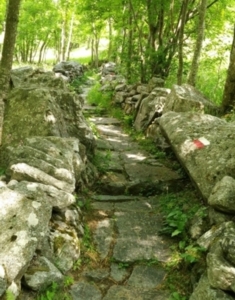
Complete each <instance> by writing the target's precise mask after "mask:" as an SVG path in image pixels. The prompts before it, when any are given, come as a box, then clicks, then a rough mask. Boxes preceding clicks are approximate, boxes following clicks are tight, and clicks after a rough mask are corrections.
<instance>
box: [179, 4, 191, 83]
mask: <svg viewBox="0 0 235 300" xmlns="http://www.w3.org/2000/svg"><path fill="white" fill-rule="evenodd" d="M188 3H189V0H184V1H183V3H182V14H181V21H180V23H181V24H180V25H181V26H180V32H179V47H178V58H179V67H178V72H177V84H178V85H181V84H182V80H183V69H184V53H183V44H184V27H185V22H186V14H187V8H188Z"/></svg>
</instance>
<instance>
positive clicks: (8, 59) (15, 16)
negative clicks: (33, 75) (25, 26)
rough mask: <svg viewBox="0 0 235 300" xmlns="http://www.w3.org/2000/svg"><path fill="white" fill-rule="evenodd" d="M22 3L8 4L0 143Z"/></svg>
mask: <svg viewBox="0 0 235 300" xmlns="http://www.w3.org/2000/svg"><path fill="white" fill-rule="evenodd" d="M20 3H21V0H8V6H7V15H6V30H5V36H4V42H3V50H2V58H1V62H0V91H1V95H0V144H1V141H2V128H3V121H4V106H5V105H4V101H5V100H6V97H7V92H8V89H9V82H10V72H11V68H12V63H13V55H14V47H15V41H16V34H17V25H18V20H19V11H20Z"/></svg>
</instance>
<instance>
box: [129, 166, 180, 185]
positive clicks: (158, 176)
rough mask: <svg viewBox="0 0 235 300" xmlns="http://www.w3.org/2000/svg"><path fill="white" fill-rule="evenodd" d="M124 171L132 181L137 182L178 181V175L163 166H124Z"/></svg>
mask: <svg viewBox="0 0 235 300" xmlns="http://www.w3.org/2000/svg"><path fill="white" fill-rule="evenodd" d="M125 171H126V173H127V175H128V177H129V179H130V180H131V181H132V180H137V181H138V180H139V181H159V180H161V181H165V182H167V181H172V180H178V179H180V175H179V174H178V173H177V172H175V171H172V170H171V169H169V168H167V167H165V166H160V167H159V166H152V165H149V164H144V163H129V164H125Z"/></svg>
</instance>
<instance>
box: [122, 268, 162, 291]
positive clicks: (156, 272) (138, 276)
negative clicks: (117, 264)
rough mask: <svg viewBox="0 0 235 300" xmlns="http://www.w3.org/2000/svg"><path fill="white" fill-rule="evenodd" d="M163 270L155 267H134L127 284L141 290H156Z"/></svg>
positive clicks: (160, 281) (160, 282)
mask: <svg viewBox="0 0 235 300" xmlns="http://www.w3.org/2000/svg"><path fill="white" fill-rule="evenodd" d="M165 275H166V272H165V270H164V269H163V268H162V267H156V266H143V265H139V266H135V267H134V269H133V271H132V274H131V276H130V278H129V279H128V281H127V284H128V285H130V286H133V287H136V288H142V289H157V288H158V286H159V285H160V284H162V282H163V279H164V276H165Z"/></svg>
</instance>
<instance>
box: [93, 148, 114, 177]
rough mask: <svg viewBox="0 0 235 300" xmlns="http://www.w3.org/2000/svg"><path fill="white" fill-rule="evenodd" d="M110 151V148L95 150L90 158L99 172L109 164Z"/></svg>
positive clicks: (103, 171) (103, 170) (104, 170)
mask: <svg viewBox="0 0 235 300" xmlns="http://www.w3.org/2000/svg"><path fill="white" fill-rule="evenodd" d="M111 158H112V153H111V151H110V150H107V151H106V152H100V151H97V152H96V153H95V155H94V156H93V158H92V163H93V164H94V165H95V166H96V168H97V170H98V172H99V173H100V174H103V173H105V172H106V171H107V170H108V168H109V165H110V162H111Z"/></svg>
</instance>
